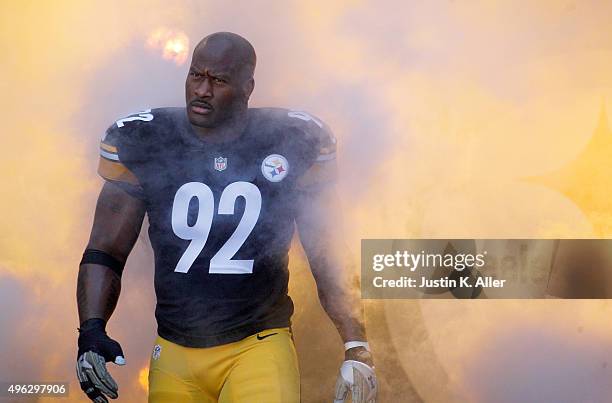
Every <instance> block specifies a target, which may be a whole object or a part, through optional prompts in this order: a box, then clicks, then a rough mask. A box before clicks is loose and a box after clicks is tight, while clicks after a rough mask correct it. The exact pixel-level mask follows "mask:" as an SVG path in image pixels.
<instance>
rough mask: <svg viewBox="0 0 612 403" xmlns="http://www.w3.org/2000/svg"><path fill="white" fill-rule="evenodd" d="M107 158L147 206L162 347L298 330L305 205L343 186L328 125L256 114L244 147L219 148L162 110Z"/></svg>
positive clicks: (137, 119)
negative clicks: (296, 291)
mask: <svg viewBox="0 0 612 403" xmlns="http://www.w3.org/2000/svg"><path fill="white" fill-rule="evenodd" d="M100 155H101V158H100V166H99V173H100V174H101V175H102V177H103V178H105V179H106V180H108V181H112V182H115V183H117V184H119V185H120V186H122V187H123V188H124V189H125V190H127V191H128V192H129V193H131V194H132V195H134V196H136V197H139V198H141V199H142V200H143V201H144V202H145V204H146V209H147V215H148V218H149V225H150V226H149V237H150V240H151V245H152V247H153V252H154V256H155V292H156V295H157V307H156V312H155V316H156V318H157V323H158V333H159V335H160V336H161V337H164V338H166V339H168V340H170V341H173V342H175V343H177V344H180V345H183V346H189V347H208V346H214V345H219V344H224V343H229V342H233V341H237V340H240V339H242V338H244V337H246V336H248V335H251V334H253V333H256V332H258V331H261V330H264V329H267V328H272V327H284V326H289V324H290V316H291V314H292V313H293V303H292V301H291V299H290V297H289V296H288V295H287V285H288V280H289V272H288V268H287V265H288V250H289V246H290V243H291V239H292V236H293V232H294V219H295V216H296V213H297V209H298V198H300V197H302V196H303V195H304V192H308V191H314V189H316V188H317V187H319V186H321V185H322V184H324V183H329V182H331V181H333V178H334V176H335V140H334V138H333V136H332V135H331V132H330V131H329V130H328V129H327V127H326V126H325V125H324V124H323V123H322V122H320V121H319V120H318V119H316V118H314V117H312V116H310V115H308V114H306V113H304V112H296V111H289V110H285V109H273V108H266V109H249V111H248V124H247V126H246V129H245V130H244V131H243V132H242V133H241V134H240V136H239V137H238V138H237V139H236V140H233V141H230V142H226V143H210V142H205V141H203V140H201V139H200V138H199V137H197V135H196V134H195V132H194V131H193V129H192V127H191V125H190V123H189V121H188V118H187V114H186V110H185V108H160V109H153V110H147V111H143V112H139V113H136V114H133V115H130V116H128V117H126V118H124V119H120V120H118V121H117V122H115V123H114V124H113V125H112V126H111V127H110V128H109V129H108V130H107V132H106V134H105V137H104V139H103V140H102V143H101V145H100Z"/></svg>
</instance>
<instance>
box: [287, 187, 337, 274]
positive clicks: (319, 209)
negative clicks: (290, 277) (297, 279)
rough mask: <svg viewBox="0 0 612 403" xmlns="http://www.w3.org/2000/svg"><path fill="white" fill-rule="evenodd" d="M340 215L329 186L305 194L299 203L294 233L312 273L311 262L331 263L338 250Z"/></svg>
mask: <svg viewBox="0 0 612 403" xmlns="http://www.w3.org/2000/svg"><path fill="white" fill-rule="evenodd" d="M340 212H341V211H340V207H339V202H338V197H337V195H336V191H335V187H334V186H331V185H329V186H324V187H321V188H320V189H317V190H316V191H310V192H305V193H304V196H303V197H302V198H301V199H300V203H299V209H298V214H297V217H296V224H297V230H298V234H299V236H300V241H301V243H302V246H303V247H304V251H305V252H306V255H307V257H308V260H309V261H310V263H311V267H312V269H313V270H316V266H317V265H313V264H312V263H313V260H317V259H322V258H325V259H331V258H333V257H334V255H335V254H337V252H339V251H340V250H341V249H342V242H341V240H340V239H339V237H340V236H341V233H342V231H343V229H342V227H343V225H342V217H341V214H340Z"/></svg>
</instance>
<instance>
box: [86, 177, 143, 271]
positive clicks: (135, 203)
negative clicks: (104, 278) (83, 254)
mask: <svg viewBox="0 0 612 403" xmlns="http://www.w3.org/2000/svg"><path fill="white" fill-rule="evenodd" d="M144 215H145V204H144V202H142V201H141V200H139V199H137V198H135V197H133V196H130V195H129V194H128V193H127V192H125V191H124V190H122V189H121V188H120V187H119V186H117V185H114V184H113V183H111V182H105V183H104V186H103V187H102V190H101V191H100V195H99V197H98V202H97V204H96V212H95V216H94V222H93V227H92V230H91V236H90V238H89V243H88V245H87V248H88V249H98V250H102V251H104V252H107V253H109V254H110V255H112V256H113V257H115V258H117V259H119V260H121V261H125V260H126V259H127V256H128V255H129V253H130V251H131V250H132V247H133V246H134V243H135V242H136V240H137V239H138V235H139V233H140V229H141V227H142V222H143V219H144Z"/></svg>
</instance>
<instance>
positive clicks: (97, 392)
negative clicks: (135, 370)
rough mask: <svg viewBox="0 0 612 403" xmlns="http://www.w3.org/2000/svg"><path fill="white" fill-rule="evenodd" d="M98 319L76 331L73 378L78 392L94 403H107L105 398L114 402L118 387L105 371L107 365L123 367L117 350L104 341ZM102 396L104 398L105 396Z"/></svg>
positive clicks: (85, 323)
mask: <svg viewBox="0 0 612 403" xmlns="http://www.w3.org/2000/svg"><path fill="white" fill-rule="evenodd" d="M105 327H106V323H105V322H104V320H102V319H97V318H96V319H88V320H86V321H85V322H83V324H82V325H81V328H80V329H79V352H78V354H77V365H76V371H77V377H78V378H79V383H80V384H81V389H83V391H84V392H85V393H86V394H87V396H88V397H89V398H90V399H91V400H93V401H94V402H96V403H108V399H107V398H106V396H108V397H110V398H111V399H116V398H117V396H118V394H117V391H118V390H119V387H118V386H117V383H116V382H115V380H114V379H113V377H112V376H111V375H110V373H109V372H108V371H107V370H106V363H107V362H109V361H110V362H114V363H115V364H118V365H125V358H124V356H123V350H121V346H120V345H119V343H117V342H116V341H115V340H113V339H111V338H110V337H108V335H107V334H106V331H105ZM105 395H106V396H105Z"/></svg>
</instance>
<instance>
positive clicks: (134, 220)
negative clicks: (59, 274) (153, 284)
mask: <svg viewBox="0 0 612 403" xmlns="http://www.w3.org/2000/svg"><path fill="white" fill-rule="evenodd" d="M144 214H145V206H144V203H143V202H142V201H141V200H139V199H137V198H135V197H133V196H130V195H129V194H128V193H127V192H125V191H124V190H122V189H121V188H120V187H119V186H118V185H116V184H113V183H111V182H106V183H105V184H104V186H103V187H102V191H101V192H100V196H99V197H98V202H97V205H96V212H95V216H94V223H93V227H92V230H91V236H90V238H89V243H88V244H87V248H86V250H85V253H84V254H83V261H82V263H81V265H80V267H79V275H78V281H77V304H78V309H79V320H80V324H81V325H80V328H79V340H78V347H79V350H78V353H77V377H78V379H79V383H80V385H81V389H83V391H84V392H85V393H86V394H87V396H88V397H89V398H90V399H91V400H92V401H94V402H96V403H106V402H108V400H107V398H106V396H108V397H110V398H113V399H114V398H116V397H117V396H118V389H119V388H118V386H117V383H116V382H115V381H114V379H113V378H112V377H111V375H110V374H109V372H108V371H107V369H106V365H105V364H106V362H109V361H111V362H114V363H115V364H120V365H122V364H124V363H125V359H124V354H123V350H122V349H121V346H120V345H119V343H118V342H116V341H115V340H113V339H111V338H110V337H109V336H108V335H107V334H106V322H107V321H108V320H109V318H110V316H111V315H112V313H113V311H114V309H115V306H116V305H117V300H118V299H119V292H120V290H121V270H122V268H123V265H124V264H125V261H126V260H127V257H128V255H129V253H130V251H131V250H132V247H133V246H134V243H135V242H136V240H137V239H138V234H139V233H140V228H141V226H142V221H143V218H144Z"/></svg>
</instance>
